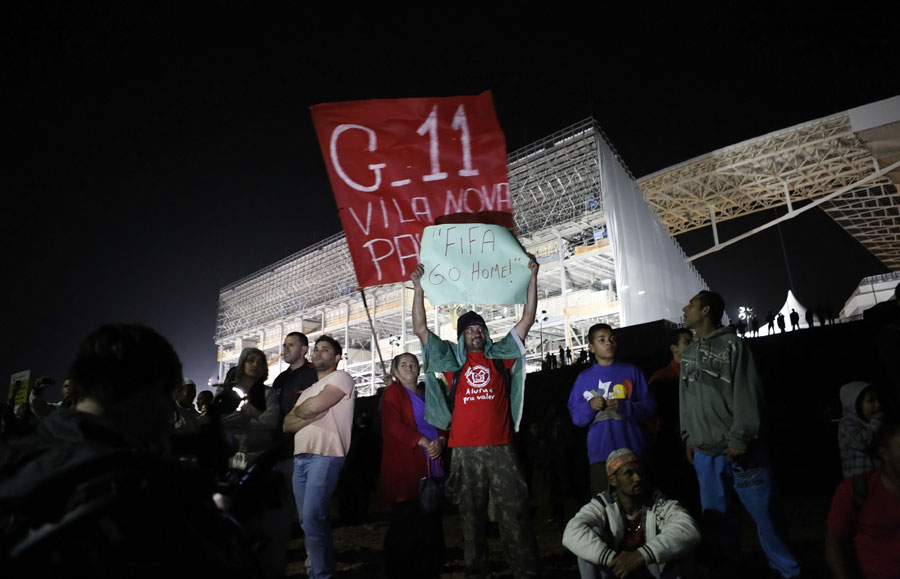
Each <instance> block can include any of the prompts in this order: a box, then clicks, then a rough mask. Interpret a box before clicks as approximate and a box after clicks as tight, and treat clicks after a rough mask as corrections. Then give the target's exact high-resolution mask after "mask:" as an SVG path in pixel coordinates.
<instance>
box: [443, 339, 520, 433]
mask: <svg viewBox="0 0 900 579" xmlns="http://www.w3.org/2000/svg"><path fill="white" fill-rule="evenodd" d="M501 362H503V365H504V366H506V368H507V369H509V368H512V366H513V364H515V362H516V361H515V359H511V360H501ZM444 376H445V377H446V378H447V383H448V384H452V383H453V372H445V373H444ZM511 440H512V417H511V416H510V414H509V391H508V390H507V387H506V384H504V382H503V378H502V377H501V376H500V374H499V373H498V372H497V367H496V366H494V361H493V360H491V359H490V358H487V357H486V356H485V355H484V352H469V356H468V358H466V363H465V364H464V365H463V367H462V371H461V372H460V375H459V382H458V383H457V386H456V400H455V401H454V403H453V423H452V424H451V425H450V439H449V440H448V441H447V443H448V444H449V445H450V447H451V448H453V447H457V446H490V445H493V444H508V443H509V442H510V441H511Z"/></svg>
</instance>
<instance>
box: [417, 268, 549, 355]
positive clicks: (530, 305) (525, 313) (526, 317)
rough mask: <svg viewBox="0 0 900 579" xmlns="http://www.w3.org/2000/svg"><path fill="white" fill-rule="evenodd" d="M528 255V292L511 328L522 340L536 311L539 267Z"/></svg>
mask: <svg viewBox="0 0 900 579" xmlns="http://www.w3.org/2000/svg"><path fill="white" fill-rule="evenodd" d="M528 257H529V258H530V261H529V262H528V269H530V270H531V279H529V280H528V293H527V295H526V297H525V307H524V308H523V309H522V319H521V320H519V322H518V323H517V324H516V325H515V326H513V330H515V332H516V334H518V335H519V339H521V340H522V341H523V342H524V341H525V337H526V336H527V335H528V330H530V329H531V326H532V324H534V315H535V314H536V313H537V276H538V269H540V267H541V266H540V265H539V264H538V262H537V260H536V259H535V258H534V256H533V255H531V254H530V253H529V254H528ZM415 319H416V318H415V314H413V323H415Z"/></svg>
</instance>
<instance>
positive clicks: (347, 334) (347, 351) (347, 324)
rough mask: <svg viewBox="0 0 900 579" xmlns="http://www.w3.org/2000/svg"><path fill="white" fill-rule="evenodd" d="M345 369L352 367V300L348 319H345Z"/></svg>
mask: <svg viewBox="0 0 900 579" xmlns="http://www.w3.org/2000/svg"><path fill="white" fill-rule="evenodd" d="M344 356H346V358H345V360H346V362H345V363H344V369H345V370H346V369H347V366H349V365H350V300H347V317H346V318H344Z"/></svg>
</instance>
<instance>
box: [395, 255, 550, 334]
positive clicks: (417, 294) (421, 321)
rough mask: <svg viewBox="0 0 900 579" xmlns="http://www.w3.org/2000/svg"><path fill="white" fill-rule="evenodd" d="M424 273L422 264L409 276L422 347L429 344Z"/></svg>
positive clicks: (414, 317) (417, 332)
mask: <svg viewBox="0 0 900 579" xmlns="http://www.w3.org/2000/svg"><path fill="white" fill-rule="evenodd" d="M424 273H425V266H424V265H422V264H421V263H420V264H419V265H418V267H416V269H415V270H414V271H413V272H412V274H411V275H410V276H409V280H410V281H411V282H412V284H413V303H412V321H413V333H415V334H416V336H418V338H419V341H420V342H422V346H425V344H426V343H427V342H428V324H427V323H426V322H425V290H423V289H422V274H424ZM532 317H533V316H532Z"/></svg>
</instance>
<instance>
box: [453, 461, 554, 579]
mask: <svg viewBox="0 0 900 579" xmlns="http://www.w3.org/2000/svg"><path fill="white" fill-rule="evenodd" d="M446 490H447V494H448V496H449V497H450V500H452V501H453V502H454V503H455V504H457V505H458V506H459V514H460V517H461V519H462V529H463V539H464V541H463V545H464V553H465V559H466V577H488V576H489V575H490V569H489V565H488V549H487V536H486V527H487V522H488V504H490V508H491V514H492V515H493V516H494V517H495V518H496V520H497V523H498V524H499V526H500V540H501V542H502V543H503V553H504V555H505V556H506V563H507V565H509V568H510V570H511V571H512V572H513V576H514V577H517V578H522V577H537V576H538V559H537V541H536V540H535V537H534V529H533V528H532V526H531V515H530V513H529V508H528V487H527V485H526V484H525V479H524V478H523V477H522V471H521V470H520V469H519V464H518V461H517V459H516V454H515V451H514V450H513V448H512V446H510V445H508V444H503V445H497V446H461V447H458V448H454V449H453V458H452V459H451V464H450V476H449V477H448V478H447V484H446Z"/></svg>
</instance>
